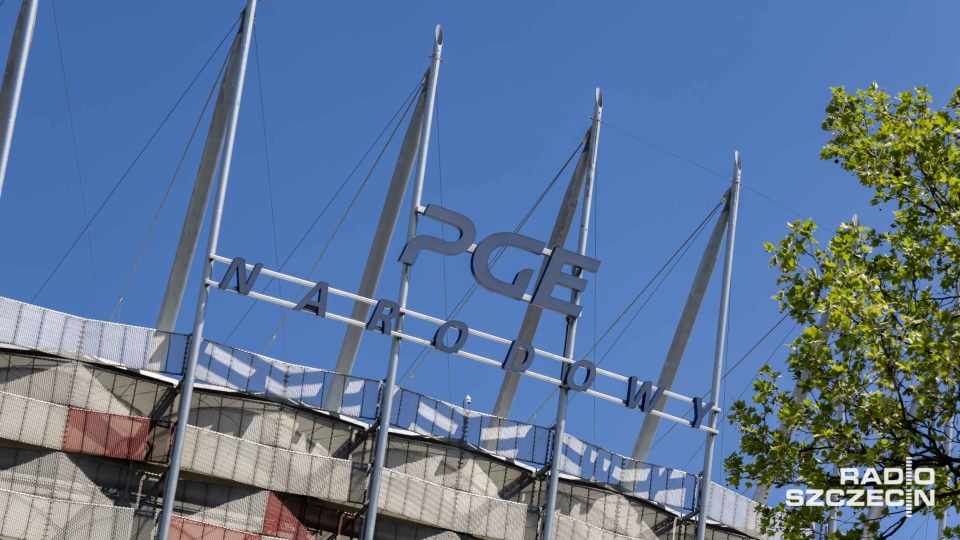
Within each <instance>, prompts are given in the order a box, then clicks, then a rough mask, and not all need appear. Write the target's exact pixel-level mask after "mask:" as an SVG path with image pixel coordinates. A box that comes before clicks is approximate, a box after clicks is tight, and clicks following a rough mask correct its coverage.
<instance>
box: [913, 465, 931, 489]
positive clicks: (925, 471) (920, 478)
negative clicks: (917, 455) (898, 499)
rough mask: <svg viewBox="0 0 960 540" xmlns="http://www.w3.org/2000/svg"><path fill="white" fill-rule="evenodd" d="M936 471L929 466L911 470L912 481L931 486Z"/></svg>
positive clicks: (919, 484)
mask: <svg viewBox="0 0 960 540" xmlns="http://www.w3.org/2000/svg"><path fill="white" fill-rule="evenodd" d="M935 476H936V472H934V470H933V469H931V468H930V467H920V468H919V469H917V470H915V471H913V483H914V484H916V485H918V486H932V485H933V482H934V481H935V478H934V477H935Z"/></svg>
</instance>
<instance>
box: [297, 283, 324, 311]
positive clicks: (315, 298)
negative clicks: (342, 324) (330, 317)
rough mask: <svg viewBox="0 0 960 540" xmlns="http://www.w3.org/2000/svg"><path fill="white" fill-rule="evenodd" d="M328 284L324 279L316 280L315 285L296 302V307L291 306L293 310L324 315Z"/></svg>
mask: <svg viewBox="0 0 960 540" xmlns="http://www.w3.org/2000/svg"><path fill="white" fill-rule="evenodd" d="M329 289H330V285H328V284H327V282H326V281H318V282H317V284H316V285H314V286H313V288H312V289H310V292H308V293H307V295H306V296H304V297H303V299H302V300H300V301H299V302H297V305H296V307H294V308H293V310H294V311H309V312H311V313H313V314H315V315H316V316H317V317H324V316H326V315H327V296H329V294H330V292H329Z"/></svg>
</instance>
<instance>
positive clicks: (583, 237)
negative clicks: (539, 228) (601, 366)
mask: <svg viewBox="0 0 960 540" xmlns="http://www.w3.org/2000/svg"><path fill="white" fill-rule="evenodd" d="M602 112H603V96H602V95H601V94H600V89H599V88H597V93H596V100H595V101H594V106H593V125H592V126H591V128H590V143H589V144H590V157H589V160H588V162H587V171H586V183H585V184H584V187H583V191H584V193H583V209H582V211H581V213H580V238H579V240H578V242H577V253H579V254H580V255H586V254H587V239H588V238H589V236H590V210H591V207H592V206H593V184H594V180H595V179H596V175H597V144H598V143H599V141H600V115H601V113H602ZM558 247H562V246H558ZM570 296H571V298H570V301H571V302H572V303H574V304H579V303H580V292H579V291H573V292H572V293H571V295H570ZM577 320H578V319H577V318H576V317H567V332H566V336H565V337H564V343H563V356H564V358H567V359H569V360H570V361H573V359H574V357H573V355H574V344H575V342H576V339H577ZM568 367H569V365H568V364H564V365H563V366H562V367H561V369H563V370H566V369H567V368H568ZM560 378H561V380H563V379H564V378H565V377H560ZM569 394H570V389H569V388H567V387H566V385H564V384H562V383H561V385H560V395H559V397H558V398H557V423H556V425H555V426H554V428H553V451H552V453H551V459H550V481H549V484H548V488H547V508H546V511H545V515H544V519H543V538H545V539H550V538H553V529H554V514H555V513H556V510H557V486H558V485H559V481H560V478H559V473H560V456H561V455H562V451H563V432H564V429H565V428H566V424H567V401H568V398H569Z"/></svg>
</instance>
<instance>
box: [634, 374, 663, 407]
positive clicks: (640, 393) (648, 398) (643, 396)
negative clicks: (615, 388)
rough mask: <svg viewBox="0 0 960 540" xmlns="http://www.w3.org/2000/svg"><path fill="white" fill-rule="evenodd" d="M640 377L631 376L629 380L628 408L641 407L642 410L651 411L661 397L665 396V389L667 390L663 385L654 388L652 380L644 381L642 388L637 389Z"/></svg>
mask: <svg viewBox="0 0 960 540" xmlns="http://www.w3.org/2000/svg"><path fill="white" fill-rule="evenodd" d="M639 380H640V379H638V378H636V377H630V379H629V380H628V381H627V401H626V405H627V408H628V409H636V408H638V407H639V408H640V410H641V411H644V412H646V411H650V410H653V408H654V407H656V406H657V402H658V401H660V397H661V396H663V391H664V390H666V389H665V388H663V387H660V388H657V389H656V390H653V383H652V382H651V381H644V382H643V384H641V385H640V390H637V382H639Z"/></svg>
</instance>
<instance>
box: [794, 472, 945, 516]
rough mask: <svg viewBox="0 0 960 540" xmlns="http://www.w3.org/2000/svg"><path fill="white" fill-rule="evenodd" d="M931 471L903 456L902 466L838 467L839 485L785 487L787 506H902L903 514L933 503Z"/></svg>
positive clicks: (911, 512) (911, 513)
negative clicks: (903, 508) (799, 487)
mask: <svg viewBox="0 0 960 540" xmlns="http://www.w3.org/2000/svg"><path fill="white" fill-rule="evenodd" d="M935 480H936V478H935V472H934V470H933V469H931V468H929V467H920V468H918V469H916V470H914V468H913V460H912V459H911V458H907V462H906V466H905V467H903V468H900V467H887V468H885V469H883V470H879V471H878V470H877V469H874V468H867V469H864V470H863V471H861V470H860V469H857V468H855V467H843V468H841V469H840V485H841V486H842V487H840V488H831V489H788V490H787V501H786V504H787V506H832V507H837V506H847V507H853V508H865V507H884V506H886V507H891V508H899V507H906V514H907V517H910V516H911V515H913V510H914V508H919V507H920V506H924V505H925V506H933V503H934V500H935V498H936V494H935V492H934V490H933V489H926V486H932V485H933V483H934V481H935Z"/></svg>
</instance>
